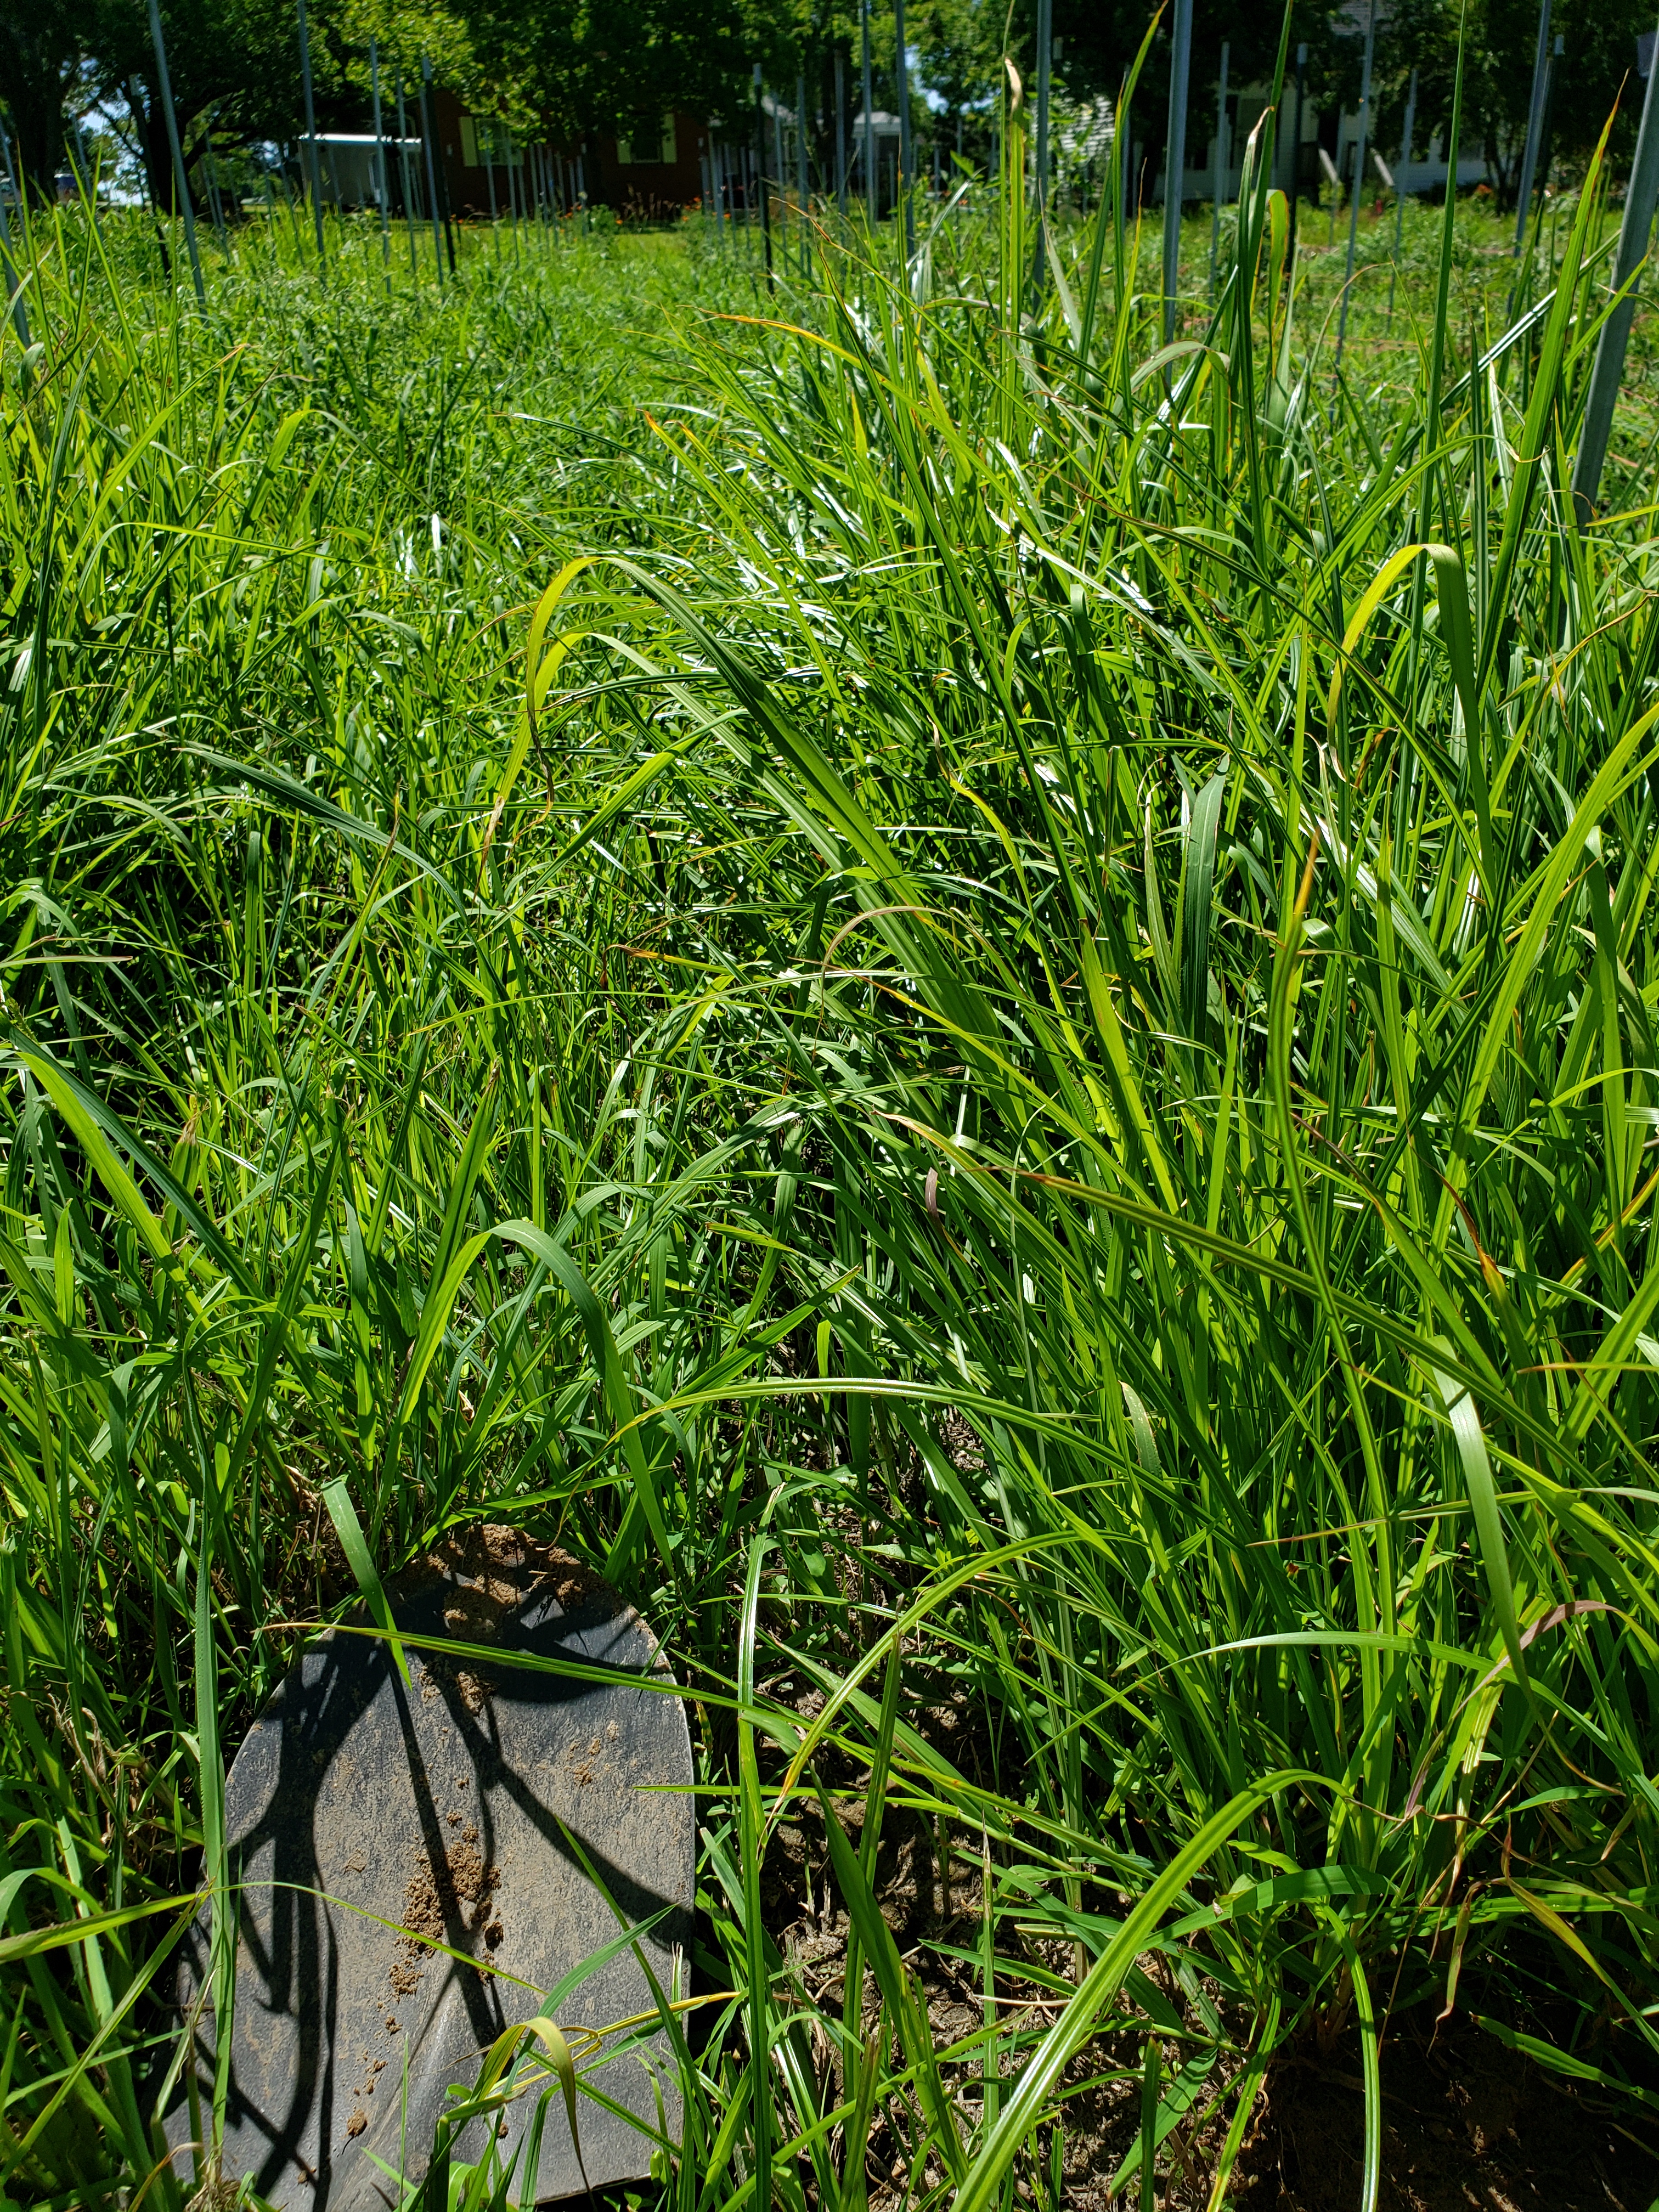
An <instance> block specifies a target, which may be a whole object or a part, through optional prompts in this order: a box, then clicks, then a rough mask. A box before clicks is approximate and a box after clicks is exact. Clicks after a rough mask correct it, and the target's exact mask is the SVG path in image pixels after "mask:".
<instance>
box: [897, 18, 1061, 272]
mask: <svg viewBox="0 0 1659 2212" xmlns="http://www.w3.org/2000/svg"><path fill="white" fill-rule="evenodd" d="M1047 4H1048V0H1038V5H1039V6H1040V7H1045V6H1047ZM893 29H894V33H895V36H896V39H897V41H898V48H897V56H896V64H895V65H896V69H897V71H898V111H899V155H898V166H899V175H898V185H899V191H900V192H901V193H902V196H903V199H904V265H905V267H906V268H907V269H908V267H909V265H910V264H911V263H912V262H913V261H914V260H915V258H916V196H915V178H914V177H913V176H912V175H911V173H910V58H909V56H908V54H907V53H906V52H905V51H904V0H893Z"/></svg>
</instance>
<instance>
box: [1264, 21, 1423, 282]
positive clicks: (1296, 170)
mask: <svg viewBox="0 0 1659 2212" xmlns="http://www.w3.org/2000/svg"><path fill="white" fill-rule="evenodd" d="M1307 81H1308V49H1307V47H1306V46H1298V47H1297V50H1296V130H1295V132H1294V134H1293V136H1292V137H1291V239H1290V250H1289V252H1287V254H1286V255H1285V258H1286V260H1287V261H1288V262H1289V263H1290V264H1291V268H1292V269H1294V268H1295V266H1296V211H1297V206H1298V204H1300V201H1301V198H1302V95H1303V93H1304V90H1305V89H1306V86H1307ZM1413 82H1415V79H1413Z"/></svg>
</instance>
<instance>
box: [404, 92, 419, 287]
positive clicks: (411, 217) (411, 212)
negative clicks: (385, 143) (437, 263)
mask: <svg viewBox="0 0 1659 2212" xmlns="http://www.w3.org/2000/svg"><path fill="white" fill-rule="evenodd" d="M398 179H399V181H400V182H401V184H402V185H403V188H404V229H405V230H406V231H407V232H408V233H409V274H410V282H411V283H419V282H420V275H421V271H420V264H419V263H418V262H417V261H416V258H415V194H414V191H413V190H412V189H411V187H412V184H413V179H411V178H410V173H409V118H408V116H407V114H406V112H405V111H404V73H403V71H402V70H398Z"/></svg>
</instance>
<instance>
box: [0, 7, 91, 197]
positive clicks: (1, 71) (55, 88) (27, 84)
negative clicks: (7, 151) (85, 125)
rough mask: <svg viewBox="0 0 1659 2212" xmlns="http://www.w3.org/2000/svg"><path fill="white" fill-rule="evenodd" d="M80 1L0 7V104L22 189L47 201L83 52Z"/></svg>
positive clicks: (61, 159) (61, 154)
mask: <svg viewBox="0 0 1659 2212" xmlns="http://www.w3.org/2000/svg"><path fill="white" fill-rule="evenodd" d="M86 15H87V9H86V7H85V5H84V4H83V0H27V4H26V5H20V4H17V0H13V4H12V5H10V6H8V7H6V8H4V9H0V102H3V103H4V106H5V108H6V111H7V113H8V114H9V117H10V118H11V137H12V141H13V154H14V156H15V160H16V161H17V165H18V167H19V168H20V169H21V173H22V182H23V184H24V186H25V188H26V189H27V191H31V192H32V193H33V194H34V195H35V196H36V197H39V198H40V199H50V198H51V197H52V195H53V193H54V191H55V190H56V186H55V184H54V181H53V180H54V179H55V178H56V176H57V173H58V170H59V169H61V168H62V167H63V166H64V106H65V103H66V101H67V100H69V98H70V94H71V93H72V91H73V90H74V88H75V87H76V84H77V83H78V82H79V80H80V76H81V69H82V59H83V57H84V54H85V52H86V46H85V33H86Z"/></svg>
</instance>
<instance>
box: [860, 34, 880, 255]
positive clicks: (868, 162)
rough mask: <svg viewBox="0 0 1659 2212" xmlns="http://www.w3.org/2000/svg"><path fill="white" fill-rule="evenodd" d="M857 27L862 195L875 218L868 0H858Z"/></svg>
mask: <svg viewBox="0 0 1659 2212" xmlns="http://www.w3.org/2000/svg"><path fill="white" fill-rule="evenodd" d="M859 27H860V32H861V33H862V36H863V40H864V197H865V200H866V204H867V206H868V208H869V212H870V220H871V222H872V223H873V222H875V220H876V210H877V204H878V203H877V198H876V190H877V187H876V125H875V118H874V117H873V115H872V112H871V111H872V108H873V107H874V106H875V100H876V95H875V90H874V86H873V81H872V76H871V70H870V0H859Z"/></svg>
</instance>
